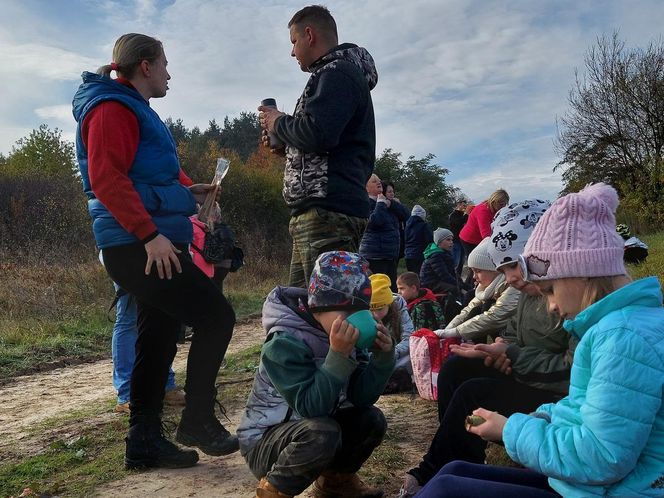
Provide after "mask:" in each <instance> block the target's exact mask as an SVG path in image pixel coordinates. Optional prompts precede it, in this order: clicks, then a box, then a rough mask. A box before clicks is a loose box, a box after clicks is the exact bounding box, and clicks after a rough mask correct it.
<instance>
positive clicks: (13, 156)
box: [0, 124, 78, 177]
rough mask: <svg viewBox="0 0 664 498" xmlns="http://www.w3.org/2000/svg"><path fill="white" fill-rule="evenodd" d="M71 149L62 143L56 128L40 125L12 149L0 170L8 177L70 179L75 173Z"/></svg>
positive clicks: (0, 164) (60, 134) (60, 133)
mask: <svg viewBox="0 0 664 498" xmlns="http://www.w3.org/2000/svg"><path fill="white" fill-rule="evenodd" d="M74 150H75V149H74V144H73V143H71V142H68V141H66V140H63V139H62V132H61V131H60V130H59V129H57V128H55V129H53V130H51V129H49V127H48V126H47V125H45V124H42V125H40V126H39V128H38V129H36V130H32V132H30V134H29V135H28V136H27V137H24V138H21V139H19V140H18V141H17V142H16V144H15V145H14V146H12V150H11V152H10V153H9V156H8V157H7V158H6V160H5V161H3V162H0V167H2V170H3V171H4V172H5V173H6V174H8V175H11V176H28V175H39V176H41V177H53V176H72V172H75V171H78V168H77V167H76V163H75V158H76V155H75V152H74Z"/></svg>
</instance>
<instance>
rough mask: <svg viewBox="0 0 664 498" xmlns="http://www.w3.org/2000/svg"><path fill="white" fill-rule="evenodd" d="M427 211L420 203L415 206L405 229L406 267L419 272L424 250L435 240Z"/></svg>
mask: <svg viewBox="0 0 664 498" xmlns="http://www.w3.org/2000/svg"><path fill="white" fill-rule="evenodd" d="M426 220H427V212H426V211H425V210H424V208H423V207H422V206H420V205H419V204H415V206H413V209H412V211H411V212H410V218H408V221H406V228H405V230H404V237H405V239H406V241H405V245H406V248H405V257H406V268H407V269H408V271H412V272H415V273H419V272H420V269H421V268H422V263H424V250H425V249H426V248H427V246H428V245H429V244H431V242H432V241H433V233H432V232H431V227H430V226H429V224H428V223H427V221H426Z"/></svg>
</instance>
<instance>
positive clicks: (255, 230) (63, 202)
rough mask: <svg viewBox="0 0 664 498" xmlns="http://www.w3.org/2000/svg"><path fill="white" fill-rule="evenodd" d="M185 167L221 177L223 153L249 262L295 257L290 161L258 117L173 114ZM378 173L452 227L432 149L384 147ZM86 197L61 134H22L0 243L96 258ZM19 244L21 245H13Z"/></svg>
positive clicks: (44, 253)
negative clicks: (275, 149)
mask: <svg viewBox="0 0 664 498" xmlns="http://www.w3.org/2000/svg"><path fill="white" fill-rule="evenodd" d="M165 123H166V125H167V126H168V127H169V129H170V130H171V133H172V135H173V137H174V139H175V141H176V143H177V149H178V155H179V157H180V162H181V165H182V168H183V170H184V171H185V172H186V173H187V174H188V175H189V176H190V177H191V178H192V180H193V181H194V182H201V183H207V182H209V181H210V180H211V179H212V177H213V176H214V168H215V166H216V161H217V158H218V157H225V158H227V159H228V160H230V163H231V167H230V170H229V173H228V175H227V176H226V178H225V179H224V182H223V184H222V197H221V201H220V206H221V210H222V215H223V217H224V219H225V220H226V221H227V222H228V223H229V224H230V225H231V226H232V227H233V228H234V230H235V232H236V235H237V237H238V240H239V243H240V244H241V245H242V247H243V248H244V250H245V253H246V254H247V259H248V260H251V261H254V262H256V263H259V264H260V263H261V262H273V261H278V262H282V263H284V264H285V263H286V262H288V261H290V254H289V251H290V239H289V235H288V220H289V210H288V208H287V207H286V205H285V203H284V201H283V198H282V196H281V190H282V182H283V167H284V164H283V159H282V158H281V157H279V156H276V155H274V154H272V153H270V152H269V150H267V149H265V148H264V147H260V146H259V145H258V144H259V138H260V134H261V130H260V126H259V124H258V117H257V115H256V114H255V113H251V112H243V113H241V114H240V115H239V117H236V118H232V119H231V118H228V117H226V118H225V119H224V121H223V124H222V125H221V126H220V125H219V124H218V123H217V122H216V121H215V120H214V119H213V120H211V121H210V122H209V125H208V127H207V128H206V129H205V130H201V129H200V128H198V127H193V128H188V127H186V126H185V124H184V123H183V121H182V120H181V119H175V120H174V119H171V118H169V119H167V120H166V121H165ZM376 172H377V173H378V175H379V176H380V177H381V178H382V179H383V180H391V181H393V182H394V183H395V185H396V191H397V195H398V196H399V198H400V200H401V201H402V202H403V203H404V204H405V205H406V206H408V207H412V206H413V205H414V204H420V205H422V206H423V207H425V209H427V211H428V212H429V213H430V219H431V222H432V224H433V225H434V226H438V225H440V226H445V225H446V223H447V215H448V214H449V211H450V210H451V206H452V200H453V196H454V195H455V194H456V192H457V190H456V189H455V188H454V187H453V186H451V185H449V184H447V183H446V181H445V177H446V175H447V173H448V171H447V170H446V169H445V168H442V167H440V166H438V165H436V164H435V163H434V156H433V155H431V154H428V155H426V156H425V157H423V158H415V157H413V156H411V157H408V158H407V159H405V160H404V159H402V157H401V154H400V153H399V152H395V151H393V150H392V149H387V150H385V151H383V152H382V154H381V155H380V156H379V157H378V158H377V161H376ZM86 206H87V204H86V198H85V196H84V194H83V192H82V188H81V184H80V180H79V176H78V167H77V164H76V158H75V147H74V144H72V143H71V142H69V141H67V140H64V139H63V138H62V132H61V131H60V130H58V129H57V128H56V129H49V127H48V126H47V125H45V124H43V125H41V126H40V127H39V128H38V129H36V130H33V131H32V132H31V133H30V134H29V135H28V136H26V137H24V138H21V139H20V140H18V141H17V142H16V144H15V145H14V146H13V147H12V149H11V152H10V153H9V154H8V155H7V156H3V155H0V246H1V249H2V252H3V253H5V254H7V253H8V252H9V251H11V252H13V253H14V254H15V256H14V258H16V257H18V258H19V259H21V258H22V257H26V258H29V257H32V258H39V259H41V260H44V259H46V260H49V261H53V260H72V259H80V260H85V259H89V258H90V256H91V255H94V254H95V251H94V240H93V238H92V233H91V227H90V220H89V217H88V214H87V208H86ZM16 248H21V250H20V251H16Z"/></svg>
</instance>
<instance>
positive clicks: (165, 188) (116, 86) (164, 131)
mask: <svg viewBox="0 0 664 498" xmlns="http://www.w3.org/2000/svg"><path fill="white" fill-rule="evenodd" d="M82 77H83V83H82V84H81V86H79V88H78V90H77V91H76V95H75V96H74V101H73V114H74V118H75V119H76V121H77V122H78V127H77V129H76V158H77V160H78V165H79V170H80V172H81V180H82V182H83V189H84V191H85V193H86V194H87V196H88V211H89V213H90V216H91V217H92V231H93V232H94V236H95V240H96V242H97V246H98V247H99V248H100V249H104V248H107V247H113V246H119V245H126V244H132V243H134V242H137V241H138V239H137V238H136V237H135V236H134V235H133V234H131V233H129V232H127V231H126V230H125V229H124V228H123V227H122V226H121V225H120V224H119V223H118V221H117V220H116V219H115V218H114V217H113V215H112V214H111V213H110V212H109V211H108V209H106V206H104V205H103V204H102V203H101V202H100V201H99V200H98V199H97V198H96V197H95V195H94V191H93V190H92V187H91V185H90V178H89V175H88V153H87V150H86V148H85V145H84V144H83V140H82V137H81V126H82V124H83V120H84V119H85V117H86V116H87V114H88V112H90V111H91V110H92V109H93V108H94V107H95V106H96V105H98V104H100V103H102V102H105V101H109V100H114V101H117V102H120V103H122V104H124V105H125V106H127V107H128V108H129V109H131V110H132V111H133V113H134V114H135V115H136V117H137V119H138V124H139V132H140V137H141V138H140V142H139V144H138V150H137V151H136V157H135V158H134V163H133V164H132V166H131V169H130V170H129V173H128V176H129V178H130V179H131V181H132V183H133V185H134V188H135V189H136V192H138V195H139V196H140V198H141V201H142V202H143V205H144V206H145V209H146V211H147V212H148V213H149V214H150V216H152V221H153V222H154V224H155V225H156V226H157V230H158V231H159V233H160V234H162V235H164V236H166V237H167V238H168V239H169V240H170V241H171V242H173V243H181V244H188V243H190V242H191V240H192V237H193V230H192V225H191V221H190V220H189V216H191V215H192V214H194V213H195V212H196V201H195V200H194V196H193V195H192V194H191V192H190V191H189V189H188V188H187V187H185V186H183V185H182V184H181V183H180V180H179V173H180V163H179V161H178V157H177V150H176V146H175V141H174V140H173V137H172V136H171V133H170V131H169V130H168V128H167V127H166V125H165V124H164V123H163V121H162V120H161V119H160V118H159V115H158V114H157V113H156V112H155V111H154V110H152V108H151V107H150V106H149V104H148V103H147V101H146V100H145V99H144V98H143V97H142V96H141V94H140V93H138V92H137V91H136V90H134V89H133V88H130V87H128V86H126V85H123V84H121V83H118V82H116V81H114V80H112V79H110V78H107V77H104V76H100V75H98V74H93V73H88V72H85V73H83V75H82Z"/></svg>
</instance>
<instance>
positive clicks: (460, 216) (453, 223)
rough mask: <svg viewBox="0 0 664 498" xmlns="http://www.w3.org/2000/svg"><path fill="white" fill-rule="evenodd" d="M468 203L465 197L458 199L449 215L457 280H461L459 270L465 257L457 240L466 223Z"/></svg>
mask: <svg viewBox="0 0 664 498" xmlns="http://www.w3.org/2000/svg"><path fill="white" fill-rule="evenodd" d="M467 206H468V202H467V201H466V198H465V197H459V198H458V199H457V201H456V205H455V206H454V210H453V211H452V212H451V213H450V217H449V222H450V230H451V231H452V233H453V234H454V245H453V246H452V257H453V258H454V266H455V268H456V275H457V278H458V279H460V278H461V270H462V268H463V260H464V257H465V252H464V250H463V244H462V243H461V239H460V238H459V233H460V232H461V230H462V229H463V227H464V225H465V224H466V222H467V221H468V215H467V214H466V207H467Z"/></svg>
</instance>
